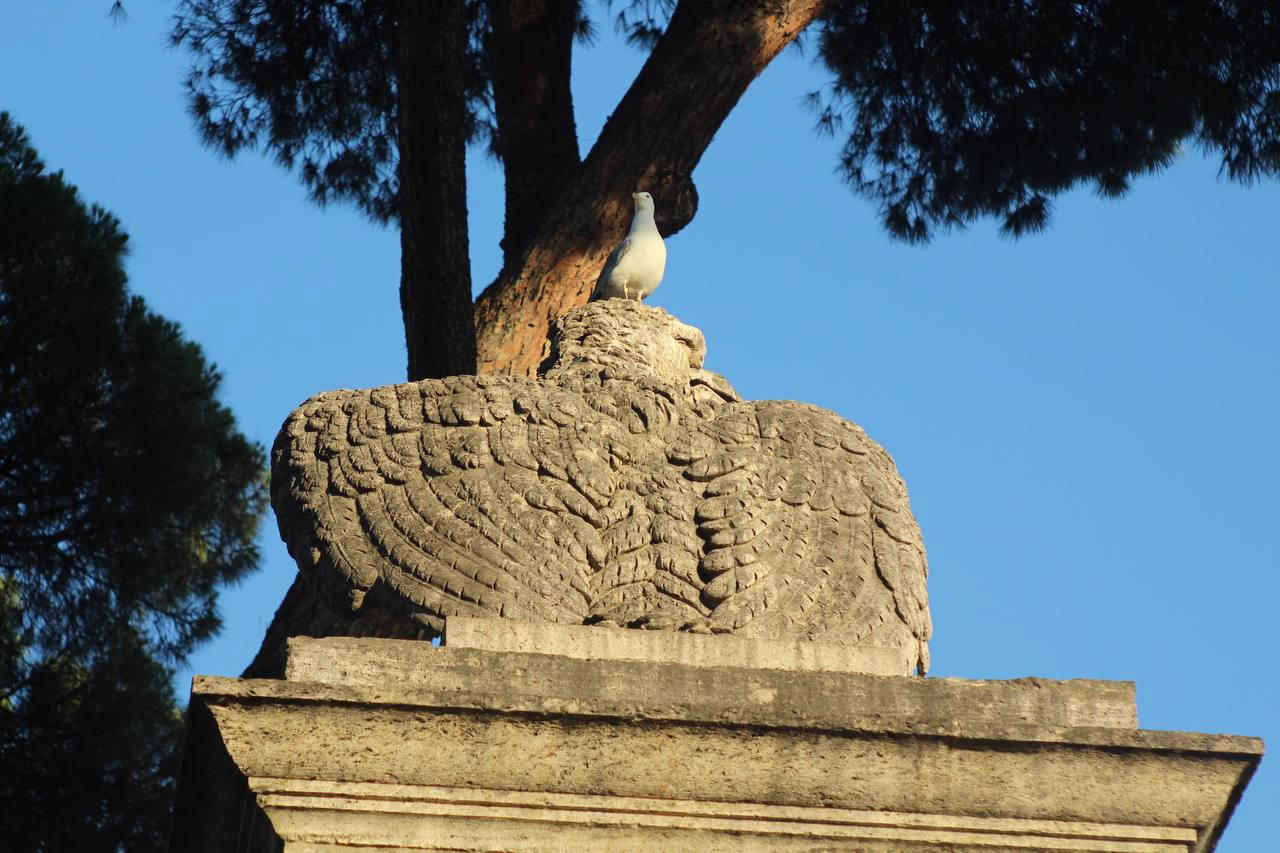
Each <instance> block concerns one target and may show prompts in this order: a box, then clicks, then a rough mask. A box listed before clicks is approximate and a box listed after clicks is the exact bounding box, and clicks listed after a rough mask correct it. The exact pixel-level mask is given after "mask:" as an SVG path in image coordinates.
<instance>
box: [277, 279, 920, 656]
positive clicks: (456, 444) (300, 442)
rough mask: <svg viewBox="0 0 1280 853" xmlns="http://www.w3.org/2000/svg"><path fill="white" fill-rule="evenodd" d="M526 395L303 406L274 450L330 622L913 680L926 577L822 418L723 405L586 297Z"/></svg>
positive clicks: (723, 394) (890, 477)
mask: <svg viewBox="0 0 1280 853" xmlns="http://www.w3.org/2000/svg"><path fill="white" fill-rule="evenodd" d="M551 343H552V348H551V356H550V357H549V359H548V361H547V364H546V365H544V368H543V370H542V371H541V375H540V377H539V378H537V379H529V378H524V377H517V376H455V377H449V378H446V379H430V380H425V381H421V382H410V383H405V384H400V385H389V386H384V387H381V388H373V389H369V390H362V391H333V392H329V393H325V394H320V395H318V396H316V397H313V398H311V399H310V400H308V401H307V402H306V403H304V404H303V405H302V406H301V407H299V408H298V409H297V410H296V411H294V412H293V414H292V415H291V416H290V417H289V419H288V421H287V422H286V423H285V425H284V427H283V429H282V430H281V432H280V435H279V437H278V438H277V439H276V443H275V447H274V450H273V454H272V459H273V467H272V502H273V504H274V506H275V510H276V514H277V518H278V520H279V524H280V532H281V535H282V537H283V538H284V541H285V543H286V544H287V545H288V547H289V551H290V553H291V554H292V555H293V556H294V558H295V559H296V560H297V562H298V564H299V568H300V570H301V571H302V572H303V573H304V574H305V573H311V574H312V575H313V580H314V581H315V582H316V583H319V584H320V585H321V586H322V587H323V588H324V589H325V590H326V593H325V594H326V595H327V596H328V600H329V601H330V602H332V603H333V604H336V605H338V606H339V607H342V608H345V609H346V610H348V611H358V610H360V609H361V608H368V607H371V606H374V607H378V608H382V609H385V610H387V611H390V612H391V613H395V614H399V616H396V617H395V618H398V619H405V620H413V621H414V622H415V623H417V624H418V625H419V626H422V627H425V628H427V629H429V631H430V632H437V633H438V632H440V631H442V630H443V628H444V623H445V622H446V621H447V620H448V618H449V617H450V616H453V615H455V614H465V615H476V616H484V615H490V616H502V617H509V618H515V619H531V620H547V621H551V622H559V623H574V624H581V623H597V622H598V623H605V624H616V625H622V626H630V627H641V628H653V629H673V630H677V629H683V630H691V631H701V632H733V633H736V634H741V635H747V636H753V637H764V638H796V639H804V640H812V641H819V642H826V643H834V644H841V645H868V646H882V647H893V648H897V649H900V650H902V651H904V652H905V653H906V658H905V659H906V660H909V661H911V662H912V667H911V668H912V669H915V668H917V667H918V669H919V671H920V672H921V673H922V674H923V673H924V672H925V671H926V669H927V666H928V647H927V641H928V639H929V635H930V631H931V627H930V620H929V608H928V601H927V596H926V590H925V578H926V574H927V567H926V562H925V552H924V546H923V543H922V540H921V536H920V530H919V527H918V525H917V524H916V520H915V518H914V517H913V516H912V514H911V509H910V506H909V504H908V500H907V492H906V488H905V486H904V485H903V483H902V480H901V479H900V478H899V476H898V474H897V471H896V470H895V468H894V465H893V461H892V460H891V459H890V457H889V455H888V454H887V453H886V452H885V451H884V450H883V449H882V448H881V447H880V446H879V445H877V444H876V443H875V442H873V441H871V440H870V439H869V438H868V437H867V435H866V433H864V432H863V431H862V429H861V428H859V427H857V426H856V425H854V424H852V423H849V422H848V421H846V420H844V419H842V418H840V417H839V416H838V415H836V414H834V413H832V412H829V411H826V410H823V409H820V408H817V407H815V406H809V405H804V404H800V403H792V402H776V401H757V402H748V401H743V400H742V399H741V398H740V397H739V396H738V395H737V393H736V392H735V391H734V390H733V389H732V388H731V387H730V385H729V383H728V382H727V381H725V380H724V378H722V377H720V376H718V375H716V374H714V373H711V372H709V371H706V370H703V369H701V368H702V363H703V358H704V356H705V352H706V347H705V344H704V342H703V337H702V333H701V332H700V331H698V330H697V329H695V328H693V327H691V326H687V325H685V324H683V323H681V322H679V321H678V320H676V319H675V318H673V317H671V316H670V315H669V314H667V313H666V312H665V311H663V310H662V309H660V308H653V307H649V306H645V305H641V304H640V303H638V302H627V301H622V300H606V301H603V302H593V303H590V304H588V305H585V306H583V307H580V308H576V309H573V310H572V311H570V312H568V313H567V314H566V315H565V316H564V317H562V318H561V319H560V320H559V322H558V328H557V329H556V330H555V331H554V332H553V335H552V342H551Z"/></svg>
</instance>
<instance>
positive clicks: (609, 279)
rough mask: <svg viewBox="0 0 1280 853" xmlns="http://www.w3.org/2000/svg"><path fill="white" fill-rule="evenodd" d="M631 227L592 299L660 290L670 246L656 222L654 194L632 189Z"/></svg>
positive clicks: (643, 294) (633, 296)
mask: <svg viewBox="0 0 1280 853" xmlns="http://www.w3.org/2000/svg"><path fill="white" fill-rule="evenodd" d="M631 198H632V199H633V200H634V201H635V204H636V207H635V214H634V215H633V216H632V218H631V231H630V233H628V234H627V237H626V239H625V240H623V241H622V242H621V243H619V244H618V248H616V249H614V250H613V252H612V253H611V254H610V255H609V260H607V261H605V262H604V269H603V270H601V271H600V278H598V279H596V288H595V290H594V291H592V293H591V298H592V299H636V300H639V299H644V298H645V297H646V296H648V295H649V294H650V293H653V291H655V290H657V288H658V283H659V282H661V281H662V273H663V272H664V271H665V270H666V268H667V247H666V244H664V243H663V242H662V235H661V234H659V233H658V226H657V225H655V224H654V222H653V196H651V195H649V194H648V193H643V192H641V193H632V194H631Z"/></svg>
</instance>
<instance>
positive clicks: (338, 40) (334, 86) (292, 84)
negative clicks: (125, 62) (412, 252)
mask: <svg viewBox="0 0 1280 853" xmlns="http://www.w3.org/2000/svg"><path fill="white" fill-rule="evenodd" d="M400 2H401V0H350V2H338V3H334V2H328V1H327V0H285V2H279V0H180V2H179V3H178V15H177V19H176V22H175V24H174V28H173V34H172V41H173V43H174V44H175V45H181V46H184V47H186V48H187V49H188V50H189V51H191V53H192V54H193V56H194V58H195V65H194V67H193V68H192V70H191V72H190V74H189V75H188V77H187V92H188V101H189V105H190V108H191V112H192V115H193V116H194V117H195V119H196V124H197V126H198V127H199V129H200V133H201V135H202V136H203V138H204V141H205V142H206V143H208V144H209V145H211V146H213V147H214V148H216V149H218V150H219V151H221V152H222V153H223V154H225V155H227V156H233V155H235V154H237V153H239V152H240V151H242V150H244V149H253V148H258V147H261V148H264V149H266V150H268V151H270V152H271V153H272V154H273V155H274V156H275V157H276V159H277V160H278V161H279V162H280V163H281V165H283V166H285V167H286V168H293V167H295V166H296V167H297V168H298V171H299V174H300V176H301V178H302V181H303V183H304V184H305V185H306V187H307V189H308V190H309V191H310V193H311V198H312V200H314V201H316V202H317V203H319V204H325V203H328V202H330V201H347V202H352V203H354V204H355V205H356V206H357V207H358V208H359V209H360V210H361V211H363V212H364V213H365V214H366V215H368V216H369V217H370V218H372V219H373V220H375V221H377V222H388V221H392V220H395V219H396V218H397V217H398V215H399V202H398V197H399V192H400V180H399V175H398V174H397V168H398V165H399V147H398V144H397V129H398V127H399V107H398V104H397V94H396V76H397V75H396V62H397V55H398V54H397V51H398V45H397V42H396V32H397V28H398V26H399V21H400ZM488 9H489V4H488V2H486V0H468V3H467V19H468V22H467V25H468V31H469V34H470V37H469V48H468V67H467V75H466V95H467V107H468V112H467V122H468V124H467V128H466V134H467V137H468V139H470V140H471V141H472V142H477V143H482V144H486V145H488V146H489V151H490V153H491V154H493V155H495V156H498V155H499V152H498V151H497V150H496V148H495V147H494V141H495V140H494V118H493V105H492V93H491V91H490V85H489V71H488V67H487V65H488V57H487V42H488V38H489V32H490V28H489V13H488ZM590 33H591V25H590V22H589V21H587V20H586V18H585V17H582V16H581V13H579V25H578V35H579V37H581V38H583V39H586V38H589V37H590Z"/></svg>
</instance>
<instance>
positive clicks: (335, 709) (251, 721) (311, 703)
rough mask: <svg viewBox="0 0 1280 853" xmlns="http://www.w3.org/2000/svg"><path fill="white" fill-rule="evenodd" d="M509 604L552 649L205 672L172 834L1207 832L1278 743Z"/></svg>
mask: <svg viewBox="0 0 1280 853" xmlns="http://www.w3.org/2000/svg"><path fill="white" fill-rule="evenodd" d="M499 624H500V625H505V626H508V627H509V626H512V625H514V626H515V627H514V628H511V629H510V630H511V631H513V632H514V633H513V634H509V635H507V636H506V637H505V638H503V639H498V640H492V642H493V643H494V644H499V645H502V644H505V645H510V644H511V643H512V642H514V641H518V644H521V647H522V648H528V649H541V650H542V651H496V650H492V649H483V648H465V647H460V646H457V645H449V646H445V647H442V648H432V647H431V646H429V645H428V644H425V643H415V642H410V641H394V640H353V639H337V638H333V639H327V640H308V639H302V638H295V639H294V640H291V641H290V665H289V669H288V678H287V679H285V680H269V679H262V680H255V679H227V678H212V677H197V678H196V679H195V683H194V689H193V693H192V715H193V726H192V729H191V731H192V740H191V744H190V747H189V752H188V757H187V761H186V765H185V766H184V779H183V782H182V789H181V791H180V796H179V807H178V812H177V818H176V820H177V823H176V829H175V835H174V842H173V848H172V849H174V850H184V851H195V853H199V851H203V850H236V851H255V853H256V851H258V850H275V849H281V848H280V847H278V846H276V845H279V844H281V843H282V844H283V849H284V850H285V851H288V853H297V851H337V850H347V849H361V850H370V849H373V850H382V851H391V850H397V851H408V850H415V851H416V850H528V851H544V850H545V851H552V850H554V851H566V850H600V849H615V850H638V851H645V850H653V851H657V850H680V849H697V850H706V851H721V850H723V851H729V850H735V851H745V850H760V851H763V850H797V851H798V850H807V851H808V850H816V849H820V850H862V851H877V853H879V851H911V850H920V851H926V850H927V851H933V853H937V851H939V850H946V851H980V850H982V851H991V850H1000V849H1006V850H1036V851H1039V850H1046V851H1048V850H1054V851H1078V850H1090V851H1133V852H1134V853H1139V851H1143V853H1145V851H1161V853H1172V851H1179V853H1201V851H1208V850H1212V849H1213V846H1214V844H1215V843H1216V839H1217V836H1218V835H1219V833H1220V831H1221V828H1222V826H1223V825H1224V824H1225V821H1226V819H1227V817H1228V816H1229V814H1230V811H1231V808H1232V807H1233V805H1234V803H1235V801H1236V800H1237V799H1238V797H1239V796H1240V793H1241V791H1242V790H1243V788H1244V785H1245V784H1246V783H1247V781H1248V779H1249V777H1250V776H1251V775H1252V773H1253V771H1254V769H1255V768H1256V766H1257V763H1258V761H1259V759H1260V757H1261V754H1262V744H1261V742H1260V741H1259V740H1257V739H1254V738H1247V737H1235V736H1223V735H1202V734H1189V733H1180V732H1157V731H1146V730H1142V729H1139V728H1137V718H1136V712H1135V711H1134V704H1133V685H1132V684H1130V683H1125V682H1101V681H1046V680H1042V679H1022V680H1017V681H962V680H957V679H922V678H912V677H903V676H877V675H866V674H856V673H850V672H848V671H831V670H827V671H823V670H821V669H814V668H808V669H805V668H803V667H812V663H813V661H815V660H823V659H824V658H823V655H822V653H820V652H819V653H815V652H813V651H808V652H804V651H802V652H800V653H799V654H798V655H797V656H795V657H794V658H793V659H791V660H790V664H791V665H792V667H791V668H788V663H789V661H788V659H787V657H786V655H784V654H782V653H781V651H780V649H766V650H765V652H766V653H767V654H769V655H772V657H771V658H770V660H771V661H772V662H773V663H774V664H776V665H775V666H774V667H772V668H755V667H745V666H723V665H716V660H717V655H718V652H717V651H716V649H717V648H719V647H720V646H723V652H724V658H725V659H730V660H742V657H741V656H742V654H743V652H742V648H741V647H731V646H732V644H730V643H722V642H721V641H722V640H723V639H735V640H740V639H741V638H722V637H718V636H699V637H689V636H682V635H672V634H661V635H659V634H657V633H654V634H650V632H640V631H632V632H623V633H626V634H627V636H626V637H614V638H608V639H606V640H602V641H599V642H595V641H591V642H588V643H587V644H586V645H585V646H583V645H580V646H577V647H574V646H573V644H572V643H570V644H569V645H568V647H565V646H563V644H562V646H561V648H562V649H563V648H567V650H568V651H569V652H570V654H574V653H583V654H585V652H583V649H589V650H593V653H595V652H597V651H598V650H599V648H600V647H602V646H607V645H610V644H613V645H614V646H616V647H619V648H624V647H627V644H629V643H640V644H642V645H643V643H644V642H645V641H646V640H645V638H646V637H649V636H655V637H657V636H660V637H661V640H660V642H657V643H656V645H657V646H658V648H657V649H656V650H651V651H652V655H651V658H654V659H649V660H635V659H624V658H607V659H588V658H586V657H572V656H570V655H569V654H552V653H547V652H549V651H553V650H557V649H556V647H548V646H546V645H545V643H547V642H553V641H555V637H552V636H549V635H548V633H547V632H550V633H551V634H554V633H555V632H556V631H563V630H573V631H582V630H588V631H591V630H594V631H604V632H612V631H616V630H618V629H612V628H591V629H579V628H573V629H565V628H563V627H561V628H557V627H556V626H532V625H529V626H522V624H521V623H511V622H506V621H505V620H503V621H502V622H500V623H499ZM460 627H462V626H460ZM522 627H523V628H527V631H523V632H522ZM482 628H483V626H480V625H475V626H468V627H467V628H466V629H465V630H462V631H459V632H458V633H456V634H454V635H453V636H452V637H451V638H449V639H450V642H451V643H456V642H464V643H465V642H466V640H465V636H467V634H468V631H472V629H475V630H474V631H473V632H472V635H473V636H475V635H476V632H478V633H479V634H484V632H483V631H482V630H481V629H482ZM490 636H491V637H492V636H498V635H497V634H494V635H490ZM672 637H675V638H676V641H677V642H687V643H688V644H689V645H690V648H687V649H683V650H677V653H678V654H680V655H682V656H684V657H685V658H686V659H698V660H699V661H700V662H701V663H700V664H699V665H693V664H689V663H675V662H670V661H666V660H663V659H662V658H663V656H664V655H667V654H668V652H670V649H669V648H668V649H666V650H665V651H664V649H663V648H662V644H667V643H670V642H671V641H672V639H671V638H672ZM460 638H461V639H460ZM561 640H563V638H561ZM476 642H478V643H480V644H484V643H485V642H489V641H488V640H484V639H481V640H478V641H476ZM692 646H699V648H698V649H696V650H691V649H692ZM575 648H577V652H574V649H575ZM635 653H636V654H642V653H643V652H635ZM846 663H847V662H846ZM842 666H843V664H842ZM200 721H203V723H200ZM211 780H213V781H211ZM218 780H220V781H218ZM237 786H238V787H237Z"/></svg>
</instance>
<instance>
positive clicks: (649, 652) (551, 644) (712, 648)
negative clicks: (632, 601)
mask: <svg viewBox="0 0 1280 853" xmlns="http://www.w3.org/2000/svg"><path fill="white" fill-rule="evenodd" d="M444 642H445V644H446V645H447V646H449V648H451V649H480V650H482V651H488V652H539V653H542V654H553V655H561V656H564V657H571V658H578V659H580V660H638V661H652V662H653V663H681V664H685V665H686V666H733V667H745V668H748V669H786V670H792V671H817V672H856V673H862V674H866V675H901V674H903V673H904V672H910V671H911V667H912V665H913V664H914V663H915V661H914V660H912V659H910V658H909V657H908V650H906V649H903V648H900V647H895V648H887V649H886V648H880V647H878V646H837V645H835V644H833V643H808V642H805V641H804V640H796V639H786V640H765V639H760V638H757V637H744V636H741V635H739V634H693V633H689V632H684V631H681V632H673V631H644V632H641V631H631V630H623V629H618V628H610V627H607V626H599V625H591V626H584V625H557V624H555V623H552V622H523V621H520V620H517V619H475V618H472V617H470V616H455V617H453V618H452V619H450V620H449V624H448V625H447V626H446V627H445V636H444ZM310 648H312V644H310V643H305V642H303V643H300V644H299V646H298V647H297V648H296V649H293V650H291V651H290V656H289V658H290V660H291V661H295V660H297V658H298V657H299V655H302V654H306V651H305V650H307V649H310Z"/></svg>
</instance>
